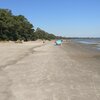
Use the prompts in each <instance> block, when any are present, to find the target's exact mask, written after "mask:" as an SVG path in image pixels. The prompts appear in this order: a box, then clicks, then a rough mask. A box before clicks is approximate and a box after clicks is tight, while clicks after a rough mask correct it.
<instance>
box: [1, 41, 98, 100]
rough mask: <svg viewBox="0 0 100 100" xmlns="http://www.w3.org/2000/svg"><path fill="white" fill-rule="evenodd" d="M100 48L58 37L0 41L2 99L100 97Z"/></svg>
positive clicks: (82, 99) (83, 99) (88, 99)
mask: <svg viewBox="0 0 100 100" xmlns="http://www.w3.org/2000/svg"><path fill="white" fill-rule="evenodd" d="M99 55H100V52H99V51H96V50H94V49H93V48H91V47H89V46H85V45H82V44H78V43H73V42H67V43H63V44H62V46H56V45H55V44H54V41H51V42H47V43H45V44H43V43H42V42H28V43H22V44H16V43H1V44H0V57H1V59H0V100H100V59H99V57H100V56H99Z"/></svg>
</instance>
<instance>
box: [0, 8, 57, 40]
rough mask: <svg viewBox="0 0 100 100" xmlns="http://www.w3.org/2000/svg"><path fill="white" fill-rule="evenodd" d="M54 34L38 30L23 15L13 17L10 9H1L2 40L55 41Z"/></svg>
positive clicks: (0, 36) (0, 31)
mask: <svg viewBox="0 0 100 100" xmlns="http://www.w3.org/2000/svg"><path fill="white" fill-rule="evenodd" d="M55 38H56V36H55V35H54V34H49V33H47V32H45V31H44V30H42V29H40V28H37V29H36V30H35V29H34V26H33V25H32V24H31V23H30V22H29V21H28V20H27V18H25V17H24V16H23V15H13V14H12V12H11V10H9V9H0V40H1V41H2V40H7V41H9V40H11V41H16V40H24V41H29V40H31V41H32V40H37V39H42V40H43V39H46V40H51V39H55Z"/></svg>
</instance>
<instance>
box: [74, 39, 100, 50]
mask: <svg viewBox="0 0 100 100" xmlns="http://www.w3.org/2000/svg"><path fill="white" fill-rule="evenodd" d="M75 41H76V42H79V43H83V44H88V45H91V46H94V47H96V49H98V50H100V38H92V39H90V38H89V39H75Z"/></svg>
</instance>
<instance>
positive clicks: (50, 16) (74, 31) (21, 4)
mask: <svg viewBox="0 0 100 100" xmlns="http://www.w3.org/2000/svg"><path fill="white" fill-rule="evenodd" d="M0 8H6V9H10V10H12V13H13V14H14V15H24V16H25V17H26V18H27V19H28V20H29V21H30V22H31V23H32V24H33V26H34V28H37V27H40V28H41V29H43V30H45V31H47V32H49V33H53V34H55V35H58V36H66V37H100V0H0Z"/></svg>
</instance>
